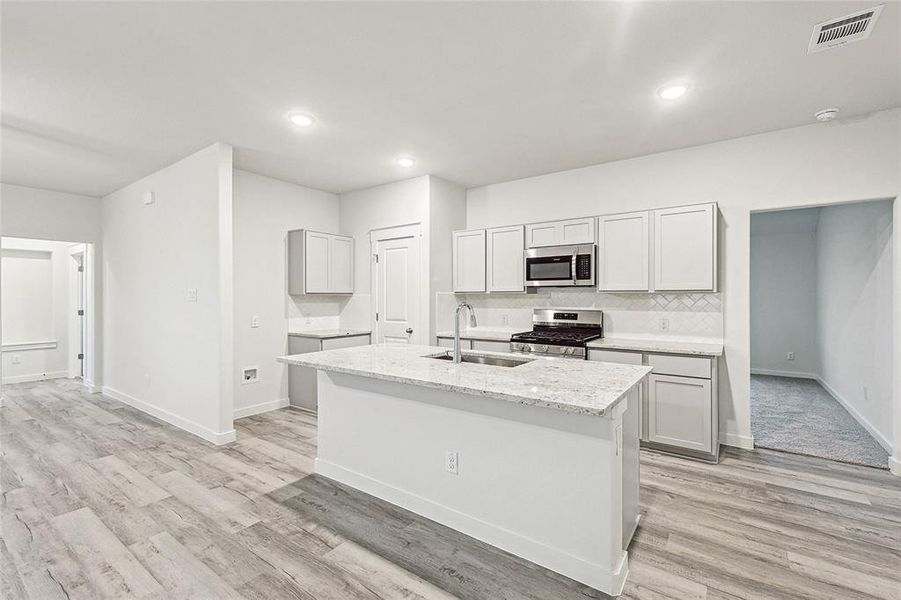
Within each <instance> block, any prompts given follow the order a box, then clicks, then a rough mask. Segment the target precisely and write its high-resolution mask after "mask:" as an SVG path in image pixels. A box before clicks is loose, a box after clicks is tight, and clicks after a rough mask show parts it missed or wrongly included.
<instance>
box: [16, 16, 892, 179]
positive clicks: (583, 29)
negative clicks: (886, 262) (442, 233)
mask: <svg viewBox="0 0 901 600" xmlns="http://www.w3.org/2000/svg"><path fill="white" fill-rule="evenodd" d="M873 4H876V2H875V0H874V3H873ZM867 6H869V5H868V4H861V3H859V2H772V3H768V2H698V3H690V2H673V3H657V2H648V3H644V2H626V3H613V2H610V3H563V2H553V3H430V2H421V3H378V2H370V3H333V2H328V3H285V2H275V3H262V2H247V3H231V2H222V3H200V2H198V3H168V2H138V3H130V2H129V3H125V2H113V3H87V2H63V3H48V2H24V3H17V2H3V3H2V92H3V97H2V124H3V130H2V133H3V138H2V153H3V154H2V159H3V161H2V169H3V171H2V179H3V181H5V182H7V183H15V184H20V185H27V186H32V187H42V188H48V189H56V190H63V191H69V192H74V193H83V194H90V195H103V194H106V193H108V192H110V191H112V190H115V189H117V188H118V187H121V186H122V185H124V184H126V183H128V182H131V181H134V180H135V179H138V178H139V177H141V176H144V175H146V174H148V173H151V172H153V171H155V170H157V169H159V168H161V167H163V166H165V165H167V164H170V163H172V162H175V161H176V160H178V159H180V158H182V157H184V156H186V155H188V154H190V153H191V152H193V151H196V150H198V149H200V148H202V147H204V146H206V145H208V144H211V143H213V142H216V141H222V142H227V143H230V144H233V145H234V146H235V149H236V155H235V156H236V159H235V164H236V166H237V167H239V168H243V169H247V170H250V171H256V172H258V173H262V174H264V175H270V176H272V177H277V178H279V179H284V180H287V181H293V182H296V183H300V184H303V185H307V186H310V187H313V188H319V189H323V190H329V191H333V192H342V191H347V190H352V189H357V188H361V187H367V186H371V185H375V184H379V183H384V182H388V181H394V180H397V179H402V178H406V177H411V176H414V175H419V174H424V173H432V174H435V175H439V176H441V177H444V178H447V179H449V180H451V181H455V182H458V183H460V184H463V185H465V186H467V187H472V186H477V185H482V184H487V183H493V182H498V181H505V180H509V179H516V178H520V177H526V176H530V175H537V174H540V173H548V172H553V171H559V170H564V169H570V168H574V167H579V166H584V165H589V164H595V163H600V162H606V161H611V160H617V159H622V158H627V157H632V156H639V155H644V154H650V153H654V152H660V151H664V150H670V149H674V148H680V147H686V146H694V145H698V144H704V143H708V142H712V141H716V140H722V139H728V138H734V137H740V136H744V135H749V134H753V133H758V132H762V131H768V130H774V129H781V128H785V127H792V126H796V125H802V124H806V123H810V122H812V116H813V113H814V112H815V111H817V110H819V109H821V108H825V107H830V106H838V107H840V108H841V109H842V113H841V116H842V117H843V118H849V117H853V116H855V115H860V114H865V113H869V112H872V111H876V110H880V109H886V108H892V107H896V106H899V105H901V58H899V57H901V48H899V37H901V36H899V32H901V10H899V9H901V5H899V4H898V3H895V2H889V3H887V5H886V7H885V9H884V11H883V12H882V16H881V17H880V20H879V22H878V23H877V24H876V27H875V30H874V31H873V33H872V35H871V37H870V38H869V39H868V40H866V41H864V42H860V43H856V44H851V45H848V46H845V47H842V48H839V49H836V50H830V51H826V52H820V53H817V54H813V55H808V54H807V43H808V40H809V38H810V34H811V30H812V28H813V26H814V24H816V23H818V22H820V21H824V20H826V19H830V18H832V17H838V16H841V15H843V14H846V13H849V12H853V11H855V10H859V9H861V8H866V7H867ZM680 77H685V78H688V79H691V80H692V81H693V82H694V87H693V89H692V90H691V92H690V95H689V96H687V97H686V98H684V99H683V100H680V101H677V102H674V103H671V104H663V103H662V102H661V101H660V100H658V98H657V97H656V96H655V93H654V92H655V90H656V88H657V87H658V86H660V85H661V84H663V83H665V82H667V81H668V80H671V79H674V78H680ZM292 109H304V110H307V111H309V112H310V113H312V114H314V115H315V116H316V117H317V119H318V122H317V124H316V125H315V126H314V127H312V128H310V129H309V130H299V129H297V128H295V127H294V126H292V125H291V124H290V123H289V122H288V121H287V120H286V114H287V113H288V112H289V111H290V110H292ZM401 154H410V155H412V156H415V157H417V159H418V161H419V162H418V163H417V164H416V165H415V167H413V168H412V169H409V170H403V169H400V168H399V167H397V166H396V165H395V164H394V163H393V160H394V159H395V158H396V157H397V156H398V155H401Z"/></svg>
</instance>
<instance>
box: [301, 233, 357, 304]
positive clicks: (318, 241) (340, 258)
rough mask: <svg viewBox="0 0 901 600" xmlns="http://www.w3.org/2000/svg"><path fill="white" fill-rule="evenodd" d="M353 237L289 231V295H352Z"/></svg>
mask: <svg viewBox="0 0 901 600" xmlns="http://www.w3.org/2000/svg"><path fill="white" fill-rule="evenodd" d="M353 260H354V240H353V238H352V237H347V236H343V235H335V234H331V233H320V232H318V231H309V230H305V229H296V230H294V231H289V232H288V293H289V294H291V295H295V296H296V295H302V294H352V293H353V291H354V285H353V277H354V268H353Z"/></svg>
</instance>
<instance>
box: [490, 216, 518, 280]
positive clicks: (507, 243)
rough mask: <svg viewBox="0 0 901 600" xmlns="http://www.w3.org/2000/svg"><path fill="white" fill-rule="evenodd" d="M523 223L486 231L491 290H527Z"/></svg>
mask: <svg viewBox="0 0 901 600" xmlns="http://www.w3.org/2000/svg"><path fill="white" fill-rule="evenodd" d="M524 241H525V236H524V233H523V227H522V225H516V226H514V227H498V228H496V229H489V230H488V231H487V232H486V244H487V253H488V261H487V269H488V270H487V279H488V287H487V291H489V292H522V291H525V289H526V287H525V275H524V271H525V266H524V264H523V249H524Z"/></svg>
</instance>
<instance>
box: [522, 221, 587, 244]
mask: <svg viewBox="0 0 901 600" xmlns="http://www.w3.org/2000/svg"><path fill="white" fill-rule="evenodd" d="M593 243H595V235H594V219H593V218H588V219H570V220H568V221H551V222H549V223H532V224H531V225H526V247H528V248H538V247H541V246H559V245H563V244H593Z"/></svg>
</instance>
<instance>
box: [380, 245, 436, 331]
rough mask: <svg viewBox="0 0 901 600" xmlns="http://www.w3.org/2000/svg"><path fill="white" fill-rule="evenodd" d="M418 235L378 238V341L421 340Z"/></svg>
mask: <svg viewBox="0 0 901 600" xmlns="http://www.w3.org/2000/svg"><path fill="white" fill-rule="evenodd" d="M419 239H420V238H419V236H410V237H402V238H397V239H388V240H378V241H377V242H376V248H377V250H376V255H377V257H378V259H377V260H378V263H377V266H378V269H377V273H378V281H377V283H376V286H377V290H376V293H377V295H378V300H377V307H376V314H377V317H376V319H377V321H376V332H377V333H376V343H388V344H421V343H424V342H423V340H425V334H426V332H424V331H419V301H420V272H419Z"/></svg>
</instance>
